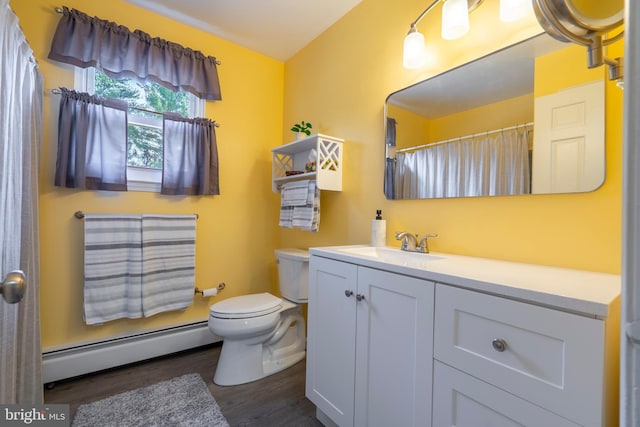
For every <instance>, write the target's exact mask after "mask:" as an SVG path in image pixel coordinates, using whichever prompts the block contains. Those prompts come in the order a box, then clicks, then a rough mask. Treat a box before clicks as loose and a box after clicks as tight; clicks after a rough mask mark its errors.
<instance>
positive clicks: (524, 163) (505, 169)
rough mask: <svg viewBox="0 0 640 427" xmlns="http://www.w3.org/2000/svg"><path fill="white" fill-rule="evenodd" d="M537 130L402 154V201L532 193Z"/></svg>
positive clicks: (399, 188) (399, 163) (399, 177)
mask: <svg viewBox="0 0 640 427" xmlns="http://www.w3.org/2000/svg"><path fill="white" fill-rule="evenodd" d="M530 139H531V131H529V130H526V129H522V128H521V129H511V130H505V131H501V132H495V133H492V134H486V135H480V136H474V137H470V138H463V139H460V140H457V141H451V142H448V143H443V144H435V145H432V146H429V147H425V148H423V149H418V150H416V151H412V152H401V153H397V155H396V165H395V172H396V174H395V191H396V197H397V198H398V199H422V198H440V197H469V196H499V195H513V194H528V193H530V192H531V184H530V182H531V179H530V177H531V176H530V161H529V141H530Z"/></svg>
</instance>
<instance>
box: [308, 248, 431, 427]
mask: <svg viewBox="0 0 640 427" xmlns="http://www.w3.org/2000/svg"><path fill="white" fill-rule="evenodd" d="M433 296H434V284H433V282H430V281H427V280H421V279H416V278H412V277H407V276H403V275H398V274H394V273H389V272H384V271H379V270H375V269H371V268H366V267H362V266H357V265H354V264H351V263H346V262H341V261H335V260H330V259H326V258H321V257H316V256H312V257H311V259H310V264H309V307H308V340H307V383H306V395H307V397H308V398H309V399H310V400H311V401H312V402H313V403H314V404H315V405H316V406H317V408H318V410H319V411H321V413H322V414H323V415H324V416H326V417H328V418H329V420H330V421H331V422H333V423H335V424H336V425H339V426H372V427H373V426H381V427H382V426H385V427H387V426H394V425H397V426H407V427H409V426H425V425H428V424H429V423H430V422H431V421H430V420H431V391H432V388H431V384H432V378H431V376H432V354H433V335H432V331H433V329H432V322H433Z"/></svg>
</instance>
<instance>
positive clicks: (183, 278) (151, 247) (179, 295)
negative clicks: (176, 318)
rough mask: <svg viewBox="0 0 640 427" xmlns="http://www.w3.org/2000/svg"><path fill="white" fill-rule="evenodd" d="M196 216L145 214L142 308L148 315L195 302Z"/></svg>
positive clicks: (180, 308) (176, 308)
mask: <svg viewBox="0 0 640 427" xmlns="http://www.w3.org/2000/svg"><path fill="white" fill-rule="evenodd" d="M195 243H196V217H195V215H152V214H149V215H142V258H143V259H142V308H143V313H144V316H145V317H148V316H152V315H154V314H157V313H160V312H163V311H170V310H182V309H185V308H187V307H188V306H189V305H191V304H192V303H193V296H194V289H195V265H196V264H195V256H196V247H195Z"/></svg>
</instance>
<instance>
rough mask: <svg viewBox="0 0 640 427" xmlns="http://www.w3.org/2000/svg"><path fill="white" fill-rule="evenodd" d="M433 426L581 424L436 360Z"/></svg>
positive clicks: (571, 426)
mask: <svg viewBox="0 0 640 427" xmlns="http://www.w3.org/2000/svg"><path fill="white" fill-rule="evenodd" d="M433 376H434V377H433V426H434V427H435V426H455V427H477V426H493V427H495V426H500V427H518V426H520V427H522V426H545V427H546V426H553V427H579V425H578V424H576V423H574V422H571V421H569V420H567V419H566V418H563V417H560V416H558V415H556V414H553V413H551V412H549V411H546V410H544V409H543V408H541V407H539V406H537V405H534V404H532V403H530V402H527V401H526V400H524V399H520V398H519V397H516V396H514V395H513V394H511V393H507V392H505V391H503V390H500V389H499V388H496V387H493V386H491V385H489V384H487V383H485V382H483V381H480V380H478V379H477V378H474V377H472V376H471V375H468V374H465V373H463V372H460V371H458V370H457V369H453V368H451V367H449V366H447V365H445V364H443V363H439V362H438V361H435V362H434V364H433Z"/></svg>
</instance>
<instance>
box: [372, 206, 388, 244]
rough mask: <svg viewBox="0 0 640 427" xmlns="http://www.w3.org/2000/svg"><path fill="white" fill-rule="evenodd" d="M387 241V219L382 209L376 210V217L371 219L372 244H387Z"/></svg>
mask: <svg viewBox="0 0 640 427" xmlns="http://www.w3.org/2000/svg"><path fill="white" fill-rule="evenodd" d="M386 243H387V221H386V220H384V219H382V211H381V210H380V209H378V210H377V211H376V219H374V220H371V246H377V247H380V246H385V245H386Z"/></svg>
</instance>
